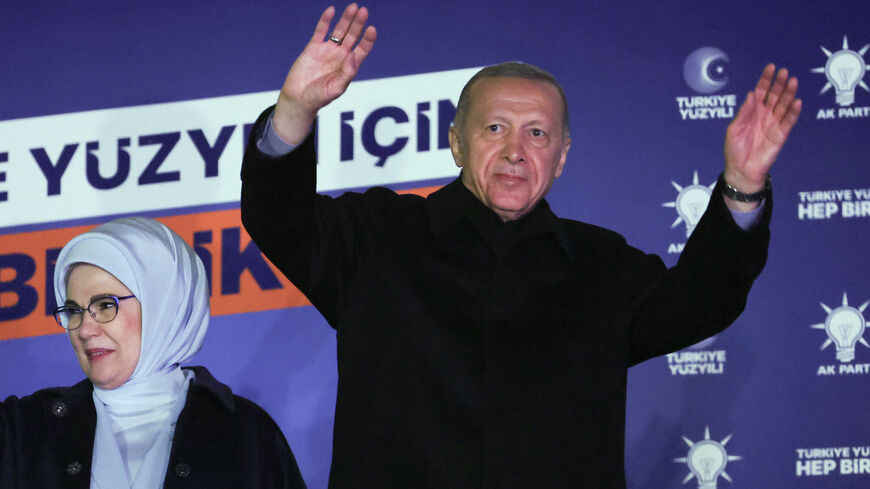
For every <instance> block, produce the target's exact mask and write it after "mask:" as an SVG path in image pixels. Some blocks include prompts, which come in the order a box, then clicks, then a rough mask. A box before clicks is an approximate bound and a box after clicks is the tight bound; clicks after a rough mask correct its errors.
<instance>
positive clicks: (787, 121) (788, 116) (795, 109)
mask: <svg viewBox="0 0 870 489" xmlns="http://www.w3.org/2000/svg"><path fill="white" fill-rule="evenodd" d="M802 106H803V103H802V102H801V99H795V101H794V102H792V103H791V105H790V107H789V110H788V112H786V113H785V117H783V118H782V123H781V124H780V127H782V133H783V135H784V136H786V137H787V136H788V133H789V131H791V129H792V128H793V127H794V125H795V124H797V121H798V116H799V115H801V107H802Z"/></svg>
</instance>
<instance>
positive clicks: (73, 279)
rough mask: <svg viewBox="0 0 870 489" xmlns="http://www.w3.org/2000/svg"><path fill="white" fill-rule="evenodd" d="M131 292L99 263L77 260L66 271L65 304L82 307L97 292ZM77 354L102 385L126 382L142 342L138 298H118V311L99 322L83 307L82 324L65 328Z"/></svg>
mask: <svg viewBox="0 0 870 489" xmlns="http://www.w3.org/2000/svg"><path fill="white" fill-rule="evenodd" d="M106 295H114V296H117V297H124V296H127V295H132V293H131V292H130V290H129V289H128V288H127V287H125V286H124V284H122V283H121V282H120V281H119V280H118V279H116V278H115V277H114V276H113V275H112V274H110V273H109V272H107V271H105V270H103V269H102V268H100V267H97V266H94V265H89V264H84V263H83V264H80V265H76V266H75V267H74V268H73V269H72V271H71V272H70V274H69V279H68V280H67V284H66V296H67V300H66V303H67V304H74V305H76V306H78V307H81V308H82V309H85V308H87V307H88V305H89V304H90V303H91V301H92V300H94V299H95V298H97V297H100V296H106ZM68 334H69V339H70V342H71V343H72V346H73V350H75V352H76V358H77V359H78V361H79V365H81V367H82V370H84V372H85V375H87V377H88V379H90V381H91V382H92V383H93V384H94V385H95V386H96V387H99V388H101V389H116V388H118V387H120V386H122V385H123V384H124V382H127V380H128V379H129V378H130V376H131V375H133V371H134V370H135V369H136V364H137V363H138V362H139V352H140V349H141V346H142V308H141V305H140V304H139V300H138V299H135V298H134V299H127V300H123V301H120V303H119V306H118V315H117V316H115V319H113V320H111V321H109V322H108V323H102V324H101V323H98V322H97V321H96V320H94V318H93V317H91V315H90V314H88V312H87V311H85V315H84V317H83V318H82V325H81V326H80V327H79V328H77V329H74V330H72V331H69V332H68Z"/></svg>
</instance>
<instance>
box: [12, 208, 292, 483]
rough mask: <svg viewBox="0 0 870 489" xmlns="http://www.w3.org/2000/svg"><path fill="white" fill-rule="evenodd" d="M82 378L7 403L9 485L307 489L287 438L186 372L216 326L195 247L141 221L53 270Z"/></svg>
mask: <svg viewBox="0 0 870 489" xmlns="http://www.w3.org/2000/svg"><path fill="white" fill-rule="evenodd" d="M54 290H55V296H56V298H57V303H58V304H59V305H60V306H59V307H58V308H57V310H56V312H55V318H56V320H57V321H58V323H60V324H61V326H63V327H64V329H66V330H67V333H68V335H69V339H70V343H71V344H72V347H73V350H74V351H75V355H76V358H77V359H78V362H79V364H80V365H81V367H82V370H84V373H85V375H86V376H87V380H84V381H82V382H80V383H78V384H76V385H74V386H72V387H67V388H54V389H45V390H41V391H39V392H36V393H35V394H33V395H31V396H27V397H25V398H23V399H20V400H19V399H17V398H15V397H10V398H9V399H7V400H6V401H4V402H2V403H0V436H2V438H0V488H2V489H31V488H33V489H36V488H39V489H42V488H49V487H50V488H61V487H71V488H72V487H76V488H88V487H89V488H91V489H98V488H99V489H119V488H131V489H156V488H160V487H165V488H170V487H185V488H195V487H202V488H210V489H212V488H222V487H226V488H242V487H251V488H272V487H278V488H297V487H298V488H303V487H305V485H304V483H303V481H302V478H301V475H300V473H299V469H298V468H297V466H296V461H295V459H294V457H293V454H292V453H291V451H290V448H289V446H288V445H287V441H286V440H285V438H284V436H283V434H282V433H281V430H280V429H279V428H278V426H277V425H276V424H275V422H274V421H273V420H272V418H271V417H269V415H268V414H266V412H265V411H263V410H262V409H261V408H260V407H259V406H257V405H256V404H254V403H252V402H251V401H249V400H247V399H244V398H242V397H239V396H235V395H233V394H232V391H231V390H230V388H229V387H227V386H226V385H224V384H221V383H220V382H218V381H217V380H215V379H214V377H212V376H211V374H210V373H209V372H208V370H206V369H205V368H204V367H192V368H181V367H180V366H179V365H180V364H181V363H183V362H185V361H186V360H188V359H190V357H192V356H193V354H194V353H196V352H197V351H198V350H199V348H200V346H201V345H202V342H203V339H204V338H205V334H206V330H207V329H208V320H209V289H208V282H207V279H206V275H205V269H204V267H203V265H202V262H201V261H200V259H199V257H197V255H196V253H195V252H194V251H193V250H192V249H191V248H190V247H189V246H188V245H187V244H186V243H185V242H184V241H183V240H182V239H181V238H180V237H179V236H178V235H177V234H175V233H174V232H173V231H172V230H170V229H169V228H167V227H166V226H164V225H163V224H160V223H159V222H157V221H154V220H151V219H146V218H127V219H118V220H115V221H112V222H110V223H107V224H104V225H102V226H99V227H97V228H96V229H94V230H92V231H89V232H86V233H84V234H81V235H79V236H77V237H75V238H73V239H72V240H71V241H70V242H69V243H67V245H66V246H65V247H64V248H63V250H61V252H60V255H59V256H58V259H57V264H56V267H55V271H54Z"/></svg>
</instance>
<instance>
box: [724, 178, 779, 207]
mask: <svg viewBox="0 0 870 489" xmlns="http://www.w3.org/2000/svg"><path fill="white" fill-rule="evenodd" d="M722 183H723V184H724V185H723V186H722V192H723V193H724V194H725V196H726V197H728V198H729V199H732V200H736V201H738V202H759V201H761V200H762V199H764V198H765V197H767V195H768V194H769V193H770V175H769V174H768V175H767V178H766V179H765V181H764V188H763V189H761V190H759V191H758V192H755V193H753V194H745V193H743V192H741V191H739V190H737V189H736V188H734V187H733V186H731V184H730V183H728V182H727V181H725V174H724V173H723V174H722Z"/></svg>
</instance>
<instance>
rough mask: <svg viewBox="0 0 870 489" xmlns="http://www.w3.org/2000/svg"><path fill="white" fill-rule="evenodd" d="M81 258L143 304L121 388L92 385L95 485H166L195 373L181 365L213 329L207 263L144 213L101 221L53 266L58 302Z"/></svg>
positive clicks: (63, 298)
mask: <svg viewBox="0 0 870 489" xmlns="http://www.w3.org/2000/svg"><path fill="white" fill-rule="evenodd" d="M76 263H89V264H92V265H96V266H98V267H100V268H102V269H103V270H105V271H107V272H109V273H111V274H112V275H113V276H114V277H115V278H117V279H118V280H119V281H121V283H123V284H124V285H125V286H126V287H127V288H128V289H130V292H132V293H133V295H135V296H136V298H137V299H138V300H139V302H140V304H141V307H142V343H141V345H142V346H141V351H140V354H139V362H138V363H137V364H136V369H135V370H134V371H133V374H132V375H131V376H130V378H129V379H128V380H127V382H126V383H125V384H123V385H122V386H120V387H118V388H117V389H113V390H103V389H99V388H96V387H95V388H94V405H95V408H96V410H97V432H96V435H95V442H94V459H93V462H92V471H91V475H92V478H91V487H92V488H94V487H101V488H103V489H109V488H116V487H131V488H136V489H139V488H148V489H151V488H159V487H162V486H163V478H164V476H165V473H166V466H167V464H168V462H169V452H170V449H171V441H172V431H173V427H174V425H175V422H176V420H177V419H178V414H179V413H180V412H181V409H182V408H183V407H184V401H185V397H186V394H187V387H188V381H189V380H190V378H191V377H192V376H191V375H190V371H185V372H186V373H187V375H185V374H184V373H182V371H181V370H180V368H179V364H180V363H182V362H184V361H186V360H188V359H190V357H192V356H193V355H194V354H195V353H196V352H197V351H199V349H200V347H201V346H202V342H203V339H204V338H205V334H206V331H207V330H208V319H209V297H208V295H209V289H208V280H207V277H206V273H205V267H203V265H202V262H201V261H200V259H199V257H198V256H197V255H196V253H195V252H194V251H193V249H191V248H190V246H188V245H187V243H185V242H184V240H182V239H181V237H179V236H178V235H177V234H175V233H174V232H173V231H172V230H170V229H169V228H167V227H166V226H164V225H163V224H161V223H159V222H157V221H155V220H153V219H147V218H143V217H132V218H125V219H118V220H115V221H112V222H109V223H107V224H103V225H102V226H99V227H97V228H96V229H94V230H92V231H88V232H86V233H84V234H81V235H79V236H76V237H75V238H73V239H72V240H71V241H70V242H69V243H67V245H66V246H64V248H63V250H61V252H60V255H59V256H58V258H57V264H56V266H55V270H54V291H55V297H56V299H57V303H58V304H63V303H64V302H65V301H66V285H67V284H66V281H67V278H68V276H69V270H70V267H71V266H72V265H75V264H76ZM121 307H124V306H123V304H122V305H121ZM119 463H121V464H123V465H119ZM121 467H125V468H126V470H124V471H122V470H121Z"/></svg>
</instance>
